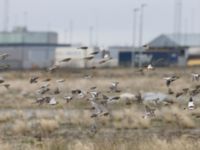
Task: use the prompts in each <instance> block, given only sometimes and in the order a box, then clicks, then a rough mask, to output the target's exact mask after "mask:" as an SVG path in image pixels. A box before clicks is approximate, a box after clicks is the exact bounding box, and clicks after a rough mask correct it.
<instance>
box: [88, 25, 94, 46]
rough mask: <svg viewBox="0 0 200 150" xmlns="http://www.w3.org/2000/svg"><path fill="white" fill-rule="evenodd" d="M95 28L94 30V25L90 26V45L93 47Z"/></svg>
mask: <svg viewBox="0 0 200 150" xmlns="http://www.w3.org/2000/svg"><path fill="white" fill-rule="evenodd" d="M93 30H94V27H93V26H90V27H89V45H90V47H93Z"/></svg>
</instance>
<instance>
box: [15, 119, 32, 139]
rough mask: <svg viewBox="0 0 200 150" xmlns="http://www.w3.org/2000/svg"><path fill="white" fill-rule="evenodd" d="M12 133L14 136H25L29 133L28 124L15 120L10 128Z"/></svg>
mask: <svg viewBox="0 0 200 150" xmlns="http://www.w3.org/2000/svg"><path fill="white" fill-rule="evenodd" d="M12 131H13V132H14V133H15V134H21V135H25V134H27V133H28V132H29V131H30V128H29V127H28V124H27V123H26V122H25V121H23V120H15V122H14V125H13V127H12Z"/></svg>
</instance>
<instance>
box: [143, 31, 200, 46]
mask: <svg viewBox="0 0 200 150" xmlns="http://www.w3.org/2000/svg"><path fill="white" fill-rule="evenodd" d="M147 45H148V47H150V48H165V47H170V48H173V47H200V34H162V35H160V36H158V37H157V38H155V39H154V40H152V41H151V42H150V43H148V44H147Z"/></svg>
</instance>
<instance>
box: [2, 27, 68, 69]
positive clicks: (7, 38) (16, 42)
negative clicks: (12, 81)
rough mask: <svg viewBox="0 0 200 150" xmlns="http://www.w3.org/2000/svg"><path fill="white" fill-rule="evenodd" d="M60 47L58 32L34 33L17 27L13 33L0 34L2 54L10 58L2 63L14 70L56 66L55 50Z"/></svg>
mask: <svg viewBox="0 0 200 150" xmlns="http://www.w3.org/2000/svg"><path fill="white" fill-rule="evenodd" d="M59 46H64V47H66V46H68V45H59V44H58V35H57V33H56V32H35V31H34V32H32V31H28V30H27V29H26V28H25V27H16V28H14V29H13V31H11V32H0V54H1V53H8V54H9V57H8V58H7V59H6V60H4V61H3V62H2V63H5V64H9V65H10V67H11V68H12V69H33V68H47V67H49V66H51V65H53V64H54V55H55V49H56V47H59Z"/></svg>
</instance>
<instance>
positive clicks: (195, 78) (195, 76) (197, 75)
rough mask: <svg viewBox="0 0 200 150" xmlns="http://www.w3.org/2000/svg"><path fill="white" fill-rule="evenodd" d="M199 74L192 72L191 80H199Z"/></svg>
mask: <svg viewBox="0 0 200 150" xmlns="http://www.w3.org/2000/svg"><path fill="white" fill-rule="evenodd" d="M199 77H200V74H198V73H192V81H199Z"/></svg>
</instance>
